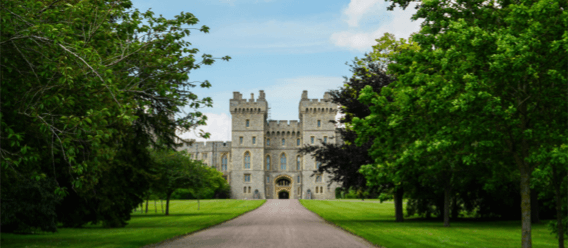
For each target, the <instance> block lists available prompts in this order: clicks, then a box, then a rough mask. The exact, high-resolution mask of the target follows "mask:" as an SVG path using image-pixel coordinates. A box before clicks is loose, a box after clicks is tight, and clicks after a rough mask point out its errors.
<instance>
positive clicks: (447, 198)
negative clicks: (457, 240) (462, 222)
mask: <svg viewBox="0 0 568 248" xmlns="http://www.w3.org/2000/svg"><path fill="white" fill-rule="evenodd" d="M450 193H451V187H450V186H449V185H446V188H445V189H444V226H445V227H449V226H450Z"/></svg>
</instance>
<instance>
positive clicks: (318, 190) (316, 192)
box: [245, 187, 319, 194]
mask: <svg viewBox="0 0 568 248" xmlns="http://www.w3.org/2000/svg"><path fill="white" fill-rule="evenodd" d="M318 189H319V187H316V194H317V193H319V192H318V191H319V190H318ZM245 193H246V192H245Z"/></svg>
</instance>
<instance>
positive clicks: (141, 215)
mask: <svg viewBox="0 0 568 248" xmlns="http://www.w3.org/2000/svg"><path fill="white" fill-rule="evenodd" d="M231 214H234V213H223V212H215V213H170V215H165V214H155V213H153V214H137V215H131V218H132V219H134V218H155V217H190V216H212V215H231Z"/></svg>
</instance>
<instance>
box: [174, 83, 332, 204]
mask: <svg viewBox="0 0 568 248" xmlns="http://www.w3.org/2000/svg"><path fill="white" fill-rule="evenodd" d="M329 99H330V97H329V94H328V93H326V94H325V95H324V98H323V99H308V97H307V91H304V92H303V94H302V99H301V100H300V103H299V118H300V121H297V120H291V121H287V120H283V121H282V120H281V121H275V120H270V121H268V120H267V114H268V103H267V101H266V96H265V94H264V91H262V90H261V91H260V94H259V97H258V99H254V95H253V94H251V98H250V99H248V100H247V99H243V96H242V94H240V93H239V92H234V93H233V98H232V99H230V101H229V102H230V111H231V115H232V132H231V133H232V142H220V141H213V142H207V143H200V142H196V143H194V144H193V145H187V144H186V145H184V146H183V147H181V148H180V150H185V151H187V152H188V153H190V154H191V155H193V158H194V159H201V160H203V161H204V162H205V163H206V164H207V165H210V166H213V167H215V168H217V169H218V170H221V171H223V170H222V166H221V161H222V158H223V156H227V158H228V159H227V160H228V166H227V167H228V169H227V170H226V171H223V174H224V176H225V178H226V179H227V180H228V182H229V184H230V185H231V198H233V199H251V198H260V199H274V198H276V199H277V198H278V192H279V191H281V190H284V191H286V192H288V193H289V196H290V198H291V199H307V198H311V199H334V198H335V188H336V187H338V186H337V184H336V183H332V184H331V185H330V186H328V183H329V175H327V174H326V173H323V174H315V175H314V170H316V162H315V160H314V158H313V157H312V156H311V155H305V156H301V155H300V154H299V153H298V149H299V148H301V147H302V146H304V145H308V144H309V145H320V144H322V142H324V141H326V142H329V143H335V142H342V141H341V140H337V139H334V137H338V133H336V129H335V126H334V125H333V124H332V123H330V120H334V119H335V115H336V114H337V105H336V104H333V103H331V102H329V101H328V100H329ZM247 123H248V125H247ZM312 138H313V140H312ZM246 154H249V155H250V168H246V167H245V155H246ZM283 156H284V158H285V168H284V167H283V166H282V165H283V163H282V162H284V160H283V159H282V158H283ZM267 159H269V160H270V167H268V161H267ZM298 164H299V168H298ZM247 176H250V180H249V181H247V180H245V178H246V177H247ZM318 176H319V177H321V179H320V180H317V178H318ZM282 178H285V179H287V180H289V181H290V184H289V185H286V186H279V185H277V184H276V181H277V180H279V179H282ZM255 192H256V194H255Z"/></svg>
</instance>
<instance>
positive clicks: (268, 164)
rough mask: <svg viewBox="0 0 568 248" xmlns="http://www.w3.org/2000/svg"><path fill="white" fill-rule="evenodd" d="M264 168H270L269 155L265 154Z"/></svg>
mask: <svg viewBox="0 0 568 248" xmlns="http://www.w3.org/2000/svg"><path fill="white" fill-rule="evenodd" d="M266 170H270V156H266Z"/></svg>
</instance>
